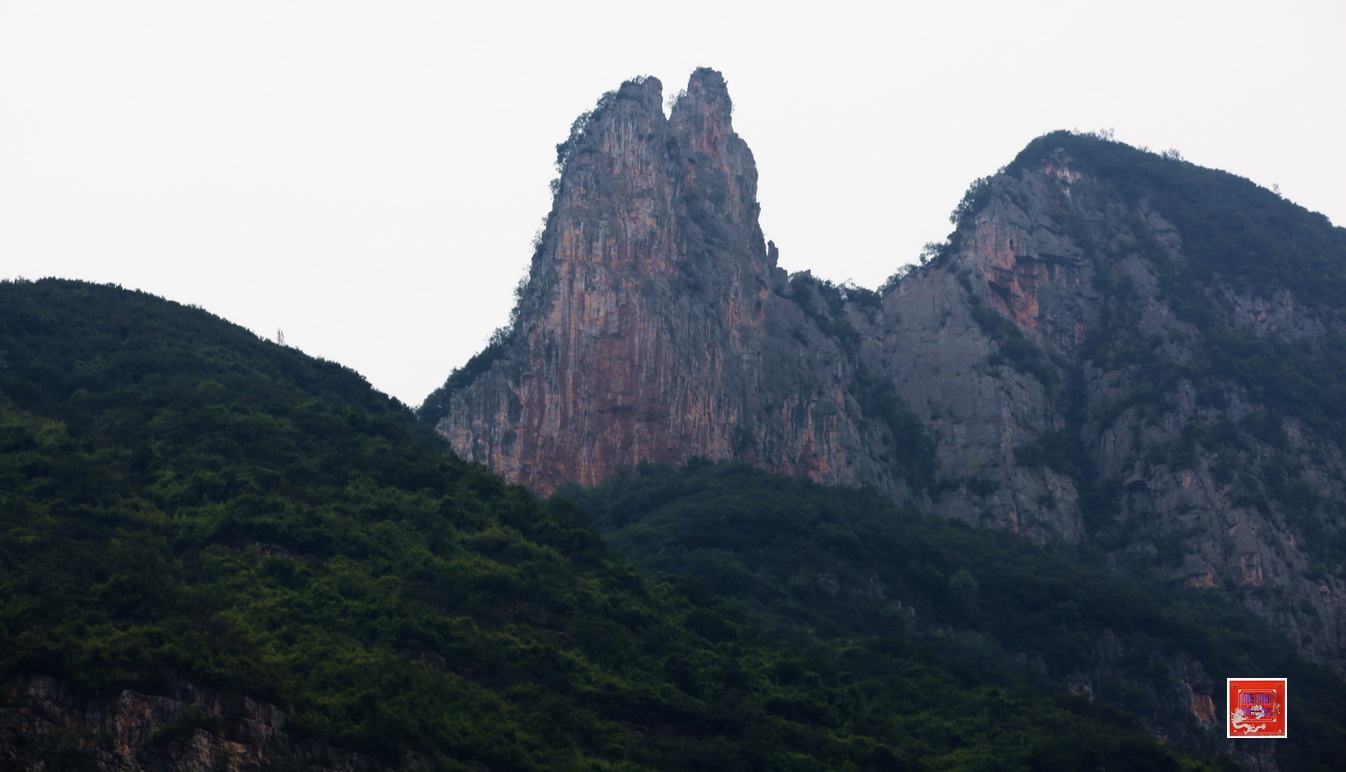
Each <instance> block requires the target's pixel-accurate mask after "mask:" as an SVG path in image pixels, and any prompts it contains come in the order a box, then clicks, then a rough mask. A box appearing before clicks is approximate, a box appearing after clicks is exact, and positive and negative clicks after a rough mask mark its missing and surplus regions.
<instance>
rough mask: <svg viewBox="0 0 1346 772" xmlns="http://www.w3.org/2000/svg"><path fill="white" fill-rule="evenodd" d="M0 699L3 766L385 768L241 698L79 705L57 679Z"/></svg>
mask: <svg viewBox="0 0 1346 772" xmlns="http://www.w3.org/2000/svg"><path fill="white" fill-rule="evenodd" d="M0 696H2V697H3V703H0V768H4V769H12V770H29V769H31V770H42V769H62V770H67V769H69V770H75V769H79V770H99V772H133V771H134V770H145V769H154V770H174V771H175V772H208V771H210V770H230V772H256V771H258V770H263V769H276V768H293V769H307V770H313V771H314V772H318V771H319V770H321V771H322V772H353V771H354V770H362V771H363V770H369V771H373V770H387V769H391V767H388V766H386V765H383V764H379V763H377V762H375V761H374V760H373V759H370V758H368V757H365V756H361V755H359V754H355V753H351V752H349V751H344V750H340V749H336V748H332V747H330V746H326V745H323V744H320V743H316V742H313V741H311V740H305V739H300V738H295V737H292V736H290V735H289V734H287V733H286V731H285V718H286V717H285V713H284V712H282V711H281V710H280V709H278V708H276V707H275V706H273V705H266V704H264V703H259V702H257V701H255V700H252V699H249V698H248V697H245V696H242V695H225V694H220V693H217V692H212V691H207V690H201V689H197V688H194V687H185V688H184V689H183V690H182V693H181V694H179V695H177V698H172V697H156V696H150V695H145V694H140V693H139V692H134V691H131V690H123V691H121V692H120V693H119V694H118V695H117V696H116V697H115V698H111V699H86V698H82V697H79V696H78V695H76V694H75V693H74V692H73V691H71V690H70V689H69V688H68V687H67V686H65V685H64V684H62V683H60V682H59V681H55V680H53V679H51V678H41V677H30V678H25V679H22V680H19V681H16V682H14V683H11V684H9V685H7V686H6V687H4V689H3V691H0ZM422 761H423V760H421V759H418V758H408V759H407V760H406V763H405V764H404V765H399V766H401V767H403V768H407V769H420V768H428V767H429V764H428V763H421V762H422Z"/></svg>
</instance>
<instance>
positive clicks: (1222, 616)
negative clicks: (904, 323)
mask: <svg viewBox="0 0 1346 772" xmlns="http://www.w3.org/2000/svg"><path fill="white" fill-rule="evenodd" d="M565 495H566V496H568V497H571V498H573V499H574V500H576V501H578V502H580V503H582V504H583V505H585V506H586V508H588V509H589V510H590V511H591V512H592V514H593V517H594V522H595V524H596V526H597V527H598V529H599V530H600V532H602V533H604V534H605V535H606V537H607V538H608V540H609V542H610V543H611V544H612V545H613V547H614V548H615V549H617V550H618V551H620V552H622V553H624V554H627V555H629V556H631V557H632V558H634V559H635V560H636V561H637V562H639V563H640V564H641V565H643V566H645V567H647V568H648V569H650V570H652V571H654V572H656V573H657V574H659V575H662V576H667V577H671V578H681V579H682V580H683V581H695V582H698V583H702V582H703V583H705V585H706V590H708V591H714V592H717V593H720V594H721V595H723V596H725V597H726V598H727V599H730V600H732V601H733V602H735V603H736V604H738V605H739V607H740V608H742V609H744V611H745V613H747V614H748V615H749V619H753V618H755V619H758V620H760V621H761V622H762V623H763V624H765V625H768V626H769V628H770V629H771V630H772V631H773V635H774V636H775V637H776V638H778V639H781V640H784V641H789V642H791V645H792V647H793V648H794V649H796V650H798V651H801V652H807V654H806V659H807V660H808V661H809V662H810V663H811V664H809V665H807V666H802V665H801V666H796V665H789V666H786V667H784V668H783V669H781V670H778V672H777V673H776V675H774V676H773V680H775V681H776V682H777V683H783V684H787V685H788V684H791V683H794V682H797V681H800V680H804V679H807V678H809V677H810V676H809V674H810V673H814V674H817V675H818V676H819V677H821V678H822V679H823V681H824V682H830V678H832V677H836V675H827V674H843V673H844V674H846V675H844V676H841V677H843V678H845V679H846V680H845V683H847V684H849V685H850V686H853V687H855V688H857V689H859V690H860V691H861V692H862V693H866V694H875V695H877V694H882V693H883V691H884V690H885V689H889V688H899V689H900V692H901V693H902V694H905V695H916V694H923V693H924V694H930V693H933V692H931V691H929V690H931V689H934V690H938V693H939V694H940V695H942V696H941V698H940V703H939V704H938V705H937V706H936V705H928V704H927V703H924V702H921V703H920V706H918V707H912V706H910V704H909V703H905V701H904V704H907V707H905V708H902V709H900V710H901V712H903V713H904V714H909V715H907V716H906V718H905V719H904V720H905V721H906V722H908V725H910V724H911V723H915V724H917V725H921V726H925V727H927V728H929V729H930V731H931V732H937V730H936V729H935V727H947V726H949V725H959V724H960V723H962V722H966V721H967V720H968V716H967V715H966V714H962V713H961V711H962V710H965V709H970V708H972V706H974V705H975V706H978V707H976V708H975V709H977V710H984V709H985V700H986V699H987V698H988V697H987V695H988V694H991V693H994V694H997V695H999V696H998V698H997V699H1000V700H1010V701H1013V702H1014V703H1015V704H1017V705H1019V706H1020V709H1022V710H1024V711H1025V712H1027V713H1030V714H1032V715H1038V716H1043V717H1050V719H1049V720H1050V721H1056V720H1058V719H1059V717H1060V715H1061V711H1062V710H1065V711H1066V712H1070V713H1072V714H1073V715H1075V716H1076V718H1075V719H1074V720H1078V721H1081V722H1084V723H1081V724H1077V726H1079V727H1080V729H1078V730H1077V729H1064V728H1063V730H1062V731H1061V732H1059V733H1058V732H1056V731H1054V730H1051V729H1049V728H1048V727H1049V724H1048V723H1038V722H1037V721H1036V720H1034V719H1027V718H1025V719H1022V722H1021V723H1019V724H1018V725H1017V726H1016V727H1015V728H1014V729H1013V730H1006V734H1003V735H1000V736H999V737H996V738H991V737H985V738H982V740H981V741H980V742H982V743H985V744H984V745H980V746H979V748H982V749H989V750H991V751H992V753H993V754H1000V755H999V758H1003V759H1007V760H1011V761H1009V764H1010V766H1008V767H1007V768H1011V769H1013V768H1018V767H1017V766H1015V765H1018V764H1021V765H1025V766H1027V767H1028V768H1034V769H1037V768H1076V765H1078V764H1084V763H1095V761H1096V759H1098V758H1100V756H1099V755H1098V754H1103V756H1102V757H1104V758H1105V757H1106V754H1108V753H1118V752H1122V753H1126V754H1131V755H1128V759H1129V761H1128V762H1120V761H1117V760H1115V759H1114V760H1113V761H1110V762H1109V766H1110V767H1111V763H1113V762H1116V763H1119V764H1121V765H1122V766H1125V765H1126V764H1127V763H1130V764H1133V765H1134V768H1138V769H1169V768H1176V767H1175V766H1173V765H1174V764H1175V763H1176V762H1175V761H1174V760H1173V759H1172V758H1171V757H1169V756H1168V755H1167V754H1166V753H1164V752H1161V751H1159V750H1157V749H1156V748H1154V747H1153V746H1151V745H1150V744H1149V741H1148V740H1147V739H1146V738H1145V736H1144V732H1141V731H1139V725H1138V723H1137V719H1136V718H1135V716H1134V715H1131V714H1129V713H1126V712H1122V711H1119V710H1117V709H1114V708H1109V707H1106V706H1102V705H1089V704H1088V703H1084V702H1082V701H1079V700H1076V699H1074V698H1067V699H1063V700H1054V699H1053V698H1049V697H1045V696H1043V695H1042V692H1041V690H1044V689H1049V688H1050V687H1051V686H1052V685H1053V684H1060V683H1062V681H1063V679H1064V678H1065V677H1068V676H1070V675H1071V674H1075V673H1079V672H1088V671H1089V669H1090V668H1094V667H1101V666H1102V665H1100V664H1099V663H1098V662H1097V661H1095V660H1094V652H1095V650H1096V648H1095V647H1096V645H1097V642H1098V641H1100V640H1102V639H1103V636H1105V635H1115V636H1116V638H1115V643H1113V644H1109V645H1110V646H1115V647H1116V650H1117V651H1120V652H1123V653H1124V655H1123V658H1122V661H1121V662H1117V663H1112V664H1110V665H1107V666H1106V667H1111V668H1113V670H1112V672H1113V676H1112V678H1113V680H1114V681H1115V682H1116V683H1117V684H1118V686H1117V687H1115V688H1114V690H1113V691H1112V692H1110V693H1106V692H1107V690H1105V693H1104V694H1102V695H1100V696H1102V697H1104V698H1106V699H1113V700H1115V701H1116V702H1117V703H1118V704H1119V705H1122V706H1124V707H1127V708H1132V709H1134V708H1135V707H1136V705H1137V702H1136V696H1135V695H1143V696H1144V699H1143V700H1142V701H1141V702H1140V703H1139V704H1141V705H1144V706H1145V711H1146V713H1147V715H1148V717H1149V718H1150V720H1159V721H1160V722H1161V725H1163V726H1164V727H1165V729H1164V731H1165V732H1166V733H1168V734H1169V735H1170V737H1175V738H1176V737H1178V736H1181V735H1183V734H1187V741H1188V742H1196V743H1211V744H1212V745H1213V744H1215V743H1216V738H1214V737H1211V736H1203V735H1200V733H1199V732H1198V733H1196V734H1191V733H1190V732H1189V730H1188V729H1185V728H1183V727H1184V726H1185V722H1186V720H1187V719H1186V718H1185V717H1184V716H1183V715H1182V713H1181V711H1180V710H1179V711H1177V712H1170V713H1167V714H1165V713H1164V712H1163V711H1164V709H1163V708H1162V707H1161V703H1162V696H1163V694H1164V693H1165V692H1164V690H1165V689H1172V688H1175V687H1174V685H1173V682H1172V676H1171V675H1169V674H1168V672H1169V671H1168V668H1167V666H1165V665H1164V664H1163V662H1164V658H1165V657H1169V656H1171V655H1173V654H1174V653H1175V652H1182V653H1184V654H1186V655H1188V656H1192V657H1194V658H1196V659H1197V660H1199V661H1201V662H1202V663H1203V665H1204V666H1205V667H1206V669H1207V671H1208V672H1210V673H1212V674H1221V673H1232V672H1235V671H1240V672H1241V669H1248V668H1253V669H1258V668H1261V669H1264V670H1265V669H1267V668H1271V669H1272V670H1276V672H1282V671H1284V672H1287V673H1290V672H1293V673H1295V674H1296V675H1294V676H1291V678H1292V679H1297V680H1299V681H1302V682H1304V686H1305V688H1307V689H1309V690H1312V694H1310V693H1303V694H1300V695H1298V696H1297V697H1296V700H1300V699H1302V700H1303V702H1300V703H1298V704H1297V705H1296V708H1297V710H1298V711H1299V714H1302V715H1306V718H1307V717H1308V716H1313V718H1311V719H1308V720H1310V721H1313V722H1314V723H1313V726H1312V727H1311V728H1309V727H1306V728H1305V731H1309V732H1311V733H1312V734H1311V735H1300V737H1301V741H1302V742H1303V745H1302V746H1299V749H1297V750H1292V751H1291V752H1290V755H1291V756H1293V758H1294V762H1293V763H1291V764H1290V766H1291V767H1293V768H1301V767H1302V768H1321V769H1329V768H1330V765H1327V764H1326V763H1325V762H1324V761H1323V760H1322V759H1325V758H1326V755H1322V756H1321V757H1320V756H1319V754H1327V752H1328V749H1336V752H1338V753H1340V752H1346V730H1342V729H1340V728H1335V727H1333V726H1332V722H1333V721H1341V720H1343V719H1346V686H1343V685H1342V683H1341V682H1340V681H1338V680H1336V679H1334V678H1332V677H1331V676H1330V675H1327V674H1326V673H1325V672H1324V671H1323V669H1322V668H1320V667H1318V666H1314V665H1311V664H1308V663H1305V662H1304V661H1303V660H1300V659H1299V658H1298V657H1296V656H1295V655H1294V654H1293V653H1292V652H1293V647H1291V646H1290V645H1289V644H1288V642H1285V641H1283V640H1281V639H1279V638H1278V637H1277V636H1276V635H1275V634H1274V633H1272V632H1271V631H1270V630H1269V629H1268V628H1267V627H1266V626H1265V625H1264V624H1263V623H1261V622H1259V621H1257V620H1256V619H1254V618H1252V617H1250V616H1249V615H1248V614H1246V613H1244V612H1240V611H1236V610H1234V609H1233V607H1232V606H1230V605H1229V604H1228V603H1226V602H1224V601H1222V600H1221V599H1219V598H1218V597H1214V596H1212V595H1210V594H1205V593H1199V592H1194V591H1189V590H1184V589H1179V588H1175V587H1170V586H1167V585H1162V584H1157V583H1156V584H1150V585H1146V586H1143V587H1142V586H1138V585H1136V584H1132V583H1128V582H1126V581H1124V580H1122V579H1119V578H1116V577H1114V576H1111V575H1107V574H1103V573H1101V572H1099V571H1095V570H1087V569H1083V568H1079V567H1075V566H1072V565H1071V564H1069V563H1067V562H1066V561H1064V560H1062V559H1060V558H1057V557H1054V556H1052V555H1051V554H1049V553H1047V552H1044V551H1042V550H1039V549H1037V548H1035V547H1033V546H1032V545H1029V544H1026V543H1025V542H1024V541H1023V540H1022V539H1019V538H1017V537H1014V536H1012V535H1010V534H1004V533H999V532H988V531H981V530H974V529H971V528H968V527H966V526H963V525H961V524H958V523H954V522H949V521H946V520H942V519H939V518H934V517H928V516H923V515H920V514H918V513H916V512H915V511H913V510H910V509H905V508H901V507H898V506H896V505H894V504H893V503H892V502H890V501H888V500H886V499H882V498H880V497H878V496H875V495H871V494H868V493H865V492H863V491H857V490H846V489H829V488H823V487H821V486H816V485H812V484H810V483H807V482H803V481H799V480H793V479H787V478H782V477H779V476H774V475H770V474H767V473H764V472H760V471H757V470H754V469H751V468H750V467H748V466H746V465H742V464H734V465H719V466H717V465H710V464H705V463H698V464H692V465H689V466H687V467H685V468H684V469H682V470H673V469H669V468H667V467H660V466H641V467H638V468H637V469H634V470H632V471H630V472H629V473H627V474H625V475H622V476H619V477H618V478H616V479H614V480H611V481H609V482H608V483H605V484H603V485H600V486H598V487H596V488H594V489H591V490H587V491H581V490H578V489H572V490H569V491H566V492H565ZM689 577H694V579H689ZM856 649H861V650H864V651H865V652H866V654H865V662H864V664H863V665H860V664H858V663H857V662H856V661H855V660H853V659H851V655H850V654H848V653H847V652H848V651H852V650H856ZM1024 661H1029V662H1032V661H1037V662H1040V663H1042V669H1040V670H1038V669H1025V667H1024V665H1023V662H1024ZM891 673H902V675H903V679H904V680H905V681H906V683H903V684H902V685H901V686H900V687H899V686H898V685H897V684H896V683H893V682H892V681H890V680H885V679H886V676H884V675H881V674H891ZM1221 677H1222V676H1221ZM1221 683H1222V682H1221ZM974 695H975V696H974ZM781 709H785V708H783V707H782V708H781ZM996 715H1000V714H999V713H996ZM1086 725H1088V726H1091V727H1093V728H1091V729H1088V730H1084V729H1083V727H1084V726H1086ZM1100 725H1107V726H1108V727H1109V728H1108V729H1106V730H1105V729H1101V728H1099V727H1100ZM1123 729H1125V731H1123ZM1079 731H1084V732H1085V734H1079V733H1078V732H1079ZM1089 732H1101V733H1102V734H1101V735H1100V736H1109V734H1110V733H1111V734H1112V735H1114V736H1116V737H1117V738H1118V743H1119V744H1116V745H1109V744H1108V743H1104V744H1101V745H1100V744H1097V743H1094V742H1093V741H1092V740H1089V739H1087V737H1088V735H1089ZM933 736H934V737H939V736H940V735H938V734H937V733H936V734H935V735H933ZM1122 736H1125V737H1127V739H1125V740H1124V741H1123V740H1121V739H1120V738H1121V737H1122ZM1201 737H1205V739H1204V740H1203V739H1200V738H1201ZM946 739H947V737H946ZM923 742H925V743H928V744H929V745H928V747H930V748H932V749H936V748H938V747H940V741H939V740H938V739H932V738H931V736H926V737H925V739H924V740H923ZM1002 743H1004V744H1005V745H1002ZM1006 745H1008V746H1013V747H1012V748H1010V747H1005V746H1006ZM1119 748H1126V750H1125V751H1121V750H1119ZM1301 754H1302V755H1301ZM1057 764H1059V765H1061V766H1060V767H1056V766H1055V765H1057ZM1315 765H1317V766H1316V767H1315ZM1086 768H1087V767H1086Z"/></svg>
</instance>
